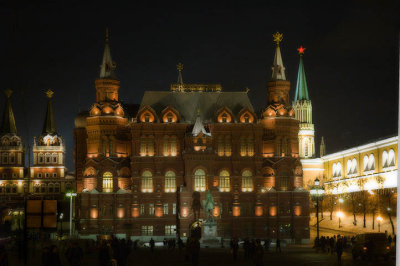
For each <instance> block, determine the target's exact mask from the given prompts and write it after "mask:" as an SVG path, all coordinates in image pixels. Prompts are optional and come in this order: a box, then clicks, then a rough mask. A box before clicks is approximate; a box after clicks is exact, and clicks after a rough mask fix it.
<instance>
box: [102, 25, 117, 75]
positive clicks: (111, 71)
mask: <svg viewBox="0 0 400 266" xmlns="http://www.w3.org/2000/svg"><path fill="white" fill-rule="evenodd" d="M109 41H110V38H109V33H108V28H106V40H105V46H104V54H103V61H102V63H101V65H100V78H102V79H117V78H116V76H115V68H116V63H115V62H114V61H112V58H111V51H110V43H109Z"/></svg>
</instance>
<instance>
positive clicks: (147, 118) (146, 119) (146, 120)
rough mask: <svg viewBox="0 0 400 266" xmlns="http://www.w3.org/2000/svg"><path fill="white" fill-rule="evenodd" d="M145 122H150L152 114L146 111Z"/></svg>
mask: <svg viewBox="0 0 400 266" xmlns="http://www.w3.org/2000/svg"><path fill="white" fill-rule="evenodd" d="M144 122H150V114H148V113H146V114H145V115H144Z"/></svg>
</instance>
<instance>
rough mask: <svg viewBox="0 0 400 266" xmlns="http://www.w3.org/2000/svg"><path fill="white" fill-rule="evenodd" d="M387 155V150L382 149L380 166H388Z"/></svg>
mask: <svg viewBox="0 0 400 266" xmlns="http://www.w3.org/2000/svg"><path fill="white" fill-rule="evenodd" d="M388 157H389V155H388V153H387V151H383V153H382V167H383V168H386V167H388V166H389V160H388V159H389V158H388Z"/></svg>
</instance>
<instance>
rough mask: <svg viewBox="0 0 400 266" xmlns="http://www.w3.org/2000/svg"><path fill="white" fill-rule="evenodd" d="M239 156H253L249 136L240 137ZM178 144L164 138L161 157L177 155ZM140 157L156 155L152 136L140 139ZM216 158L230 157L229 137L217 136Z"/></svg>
mask: <svg viewBox="0 0 400 266" xmlns="http://www.w3.org/2000/svg"><path fill="white" fill-rule="evenodd" d="M239 145H240V147H239V153H240V156H254V138H253V137H251V136H242V137H240V143H239ZM179 148H180V147H179V142H178V140H177V137H176V136H165V137H164V138H163V140H162V152H161V153H160V154H162V155H163V156H176V155H177V154H178V153H179ZM139 154H140V156H154V155H155V154H156V149H155V140H154V136H152V135H149V136H142V137H141V138H140V151H139ZM217 154H218V156H232V139H231V136H230V135H225V136H222V135H221V136H218V138H217Z"/></svg>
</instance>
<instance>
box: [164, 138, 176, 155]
mask: <svg viewBox="0 0 400 266" xmlns="http://www.w3.org/2000/svg"><path fill="white" fill-rule="evenodd" d="M176 154H177V145H176V136H172V137H169V136H165V137H164V139H163V155H164V156H176Z"/></svg>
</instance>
